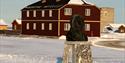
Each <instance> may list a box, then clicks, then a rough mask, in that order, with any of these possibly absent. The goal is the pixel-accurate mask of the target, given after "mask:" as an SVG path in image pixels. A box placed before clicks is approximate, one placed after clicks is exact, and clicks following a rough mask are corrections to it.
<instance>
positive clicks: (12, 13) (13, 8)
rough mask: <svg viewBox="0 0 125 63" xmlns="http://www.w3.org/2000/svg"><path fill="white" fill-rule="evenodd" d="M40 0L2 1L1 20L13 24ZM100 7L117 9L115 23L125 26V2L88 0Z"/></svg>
mask: <svg viewBox="0 0 125 63" xmlns="http://www.w3.org/2000/svg"><path fill="white" fill-rule="evenodd" d="M37 1H39V0H0V18H3V19H4V20H5V21H6V22H8V23H11V22H12V21H13V20H14V19H16V18H21V11H20V10H21V9H22V8H24V7H25V6H27V5H29V4H32V3H34V2H37ZM86 1H88V2H91V3H93V4H96V5H97V6H98V7H112V8H114V9H115V23H124V24H125V0H86Z"/></svg>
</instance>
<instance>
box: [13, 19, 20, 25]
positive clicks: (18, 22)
mask: <svg viewBox="0 0 125 63" xmlns="http://www.w3.org/2000/svg"><path fill="white" fill-rule="evenodd" d="M14 21H16V22H17V24H22V23H21V20H20V19H15V20H14ZM14 21H13V22H14Z"/></svg>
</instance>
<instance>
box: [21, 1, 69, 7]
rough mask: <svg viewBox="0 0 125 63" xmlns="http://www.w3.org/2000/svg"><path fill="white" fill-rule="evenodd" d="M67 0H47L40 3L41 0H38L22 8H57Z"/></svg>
mask: <svg viewBox="0 0 125 63" xmlns="http://www.w3.org/2000/svg"><path fill="white" fill-rule="evenodd" d="M68 2H69V0H60V1H59V2H56V0H47V2H45V3H42V1H38V2H35V3H33V4H31V5H28V6H27V7H25V8H23V9H58V8H60V7H62V6H64V5H65V4H67V3H68Z"/></svg>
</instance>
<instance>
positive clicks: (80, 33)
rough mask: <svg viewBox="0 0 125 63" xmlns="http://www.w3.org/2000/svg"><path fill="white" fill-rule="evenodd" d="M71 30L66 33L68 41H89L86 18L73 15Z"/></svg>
mask: <svg viewBox="0 0 125 63" xmlns="http://www.w3.org/2000/svg"><path fill="white" fill-rule="evenodd" d="M70 25H71V28H70V31H69V32H68V33H67V35H66V40H67V41H87V40H88V38H87V36H86V35H85V33H84V29H85V24H84V19H83V18H82V16H80V15H73V16H72V18H71V20H70Z"/></svg>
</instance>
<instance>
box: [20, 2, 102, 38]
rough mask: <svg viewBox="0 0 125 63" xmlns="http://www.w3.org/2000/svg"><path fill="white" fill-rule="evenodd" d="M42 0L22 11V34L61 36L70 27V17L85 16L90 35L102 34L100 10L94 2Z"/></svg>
mask: <svg viewBox="0 0 125 63" xmlns="http://www.w3.org/2000/svg"><path fill="white" fill-rule="evenodd" d="M76 1H77V2H74V1H72V0H70V1H69V0H41V1H38V2H36V3H33V4H31V5H28V6H27V7H25V8H23V9H22V10H21V11H22V34H28V35H45V36H61V35H65V34H66V33H67V31H69V29H70V24H69V22H70V18H71V17H72V16H73V15H74V14H79V15H81V16H83V18H85V23H86V24H85V27H86V29H85V31H86V34H87V35H88V36H100V10H99V8H98V7H96V6H95V5H93V4H89V3H87V2H85V1H81V0H76Z"/></svg>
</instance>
